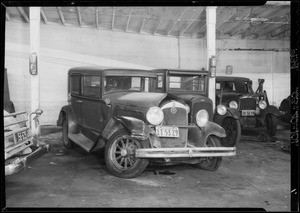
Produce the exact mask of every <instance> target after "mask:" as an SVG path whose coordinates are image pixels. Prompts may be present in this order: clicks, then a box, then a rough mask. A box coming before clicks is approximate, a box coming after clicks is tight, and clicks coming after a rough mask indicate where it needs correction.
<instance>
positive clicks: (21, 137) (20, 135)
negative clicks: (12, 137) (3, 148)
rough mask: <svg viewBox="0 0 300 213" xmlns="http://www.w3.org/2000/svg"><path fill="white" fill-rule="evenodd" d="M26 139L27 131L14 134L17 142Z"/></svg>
mask: <svg viewBox="0 0 300 213" xmlns="http://www.w3.org/2000/svg"><path fill="white" fill-rule="evenodd" d="M27 137H28V131H27V130H24V131H22V132H18V133H16V139H17V142H19V141H22V140H25V139H27Z"/></svg>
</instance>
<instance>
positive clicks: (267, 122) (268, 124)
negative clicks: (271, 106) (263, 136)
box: [266, 115, 272, 134]
mask: <svg viewBox="0 0 300 213" xmlns="http://www.w3.org/2000/svg"><path fill="white" fill-rule="evenodd" d="M266 127H267V132H268V133H269V134H270V133H271V128H272V122H271V116H270V115H267V117H266Z"/></svg>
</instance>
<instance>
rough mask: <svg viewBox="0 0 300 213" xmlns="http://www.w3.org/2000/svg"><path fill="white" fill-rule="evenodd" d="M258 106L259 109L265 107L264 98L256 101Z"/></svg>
mask: <svg viewBox="0 0 300 213" xmlns="http://www.w3.org/2000/svg"><path fill="white" fill-rule="evenodd" d="M258 107H259V108H261V109H265V108H266V107H267V103H266V102H265V101H264V100H260V101H259V102H258Z"/></svg>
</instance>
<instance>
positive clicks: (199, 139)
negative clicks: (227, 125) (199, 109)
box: [188, 121, 226, 147]
mask: <svg viewBox="0 0 300 213" xmlns="http://www.w3.org/2000/svg"><path fill="white" fill-rule="evenodd" d="M210 135H215V136H217V137H221V138H223V137H226V131H225V129H224V128H223V127H221V126H220V125H219V124H216V123H214V122H211V121H208V123H207V124H206V126H205V127H203V128H199V127H198V126H197V125H194V126H191V127H190V128H189V130H188V140H189V141H191V142H192V143H193V144H194V145H195V146H196V147H204V146H205V142H206V140H207V138H208V136H210Z"/></svg>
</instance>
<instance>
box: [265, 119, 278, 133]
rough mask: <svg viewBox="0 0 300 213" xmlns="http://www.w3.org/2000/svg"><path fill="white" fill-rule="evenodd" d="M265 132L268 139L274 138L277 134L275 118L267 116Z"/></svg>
mask: <svg viewBox="0 0 300 213" xmlns="http://www.w3.org/2000/svg"><path fill="white" fill-rule="evenodd" d="M265 123H266V127H267V132H268V135H269V136H270V137H272V136H275V135H276V132H277V118H276V116H275V115H272V114H267V116H266V119H265Z"/></svg>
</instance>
